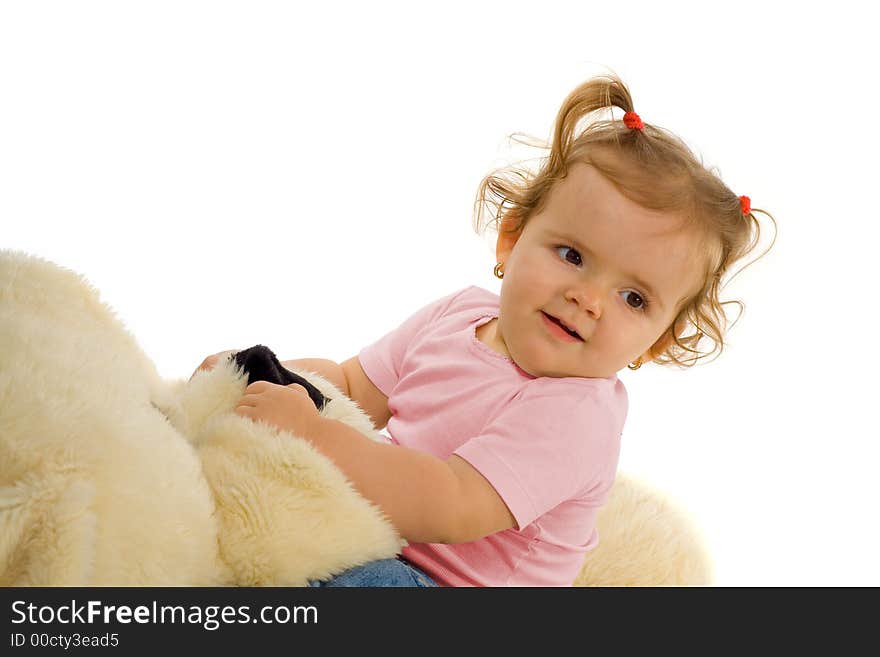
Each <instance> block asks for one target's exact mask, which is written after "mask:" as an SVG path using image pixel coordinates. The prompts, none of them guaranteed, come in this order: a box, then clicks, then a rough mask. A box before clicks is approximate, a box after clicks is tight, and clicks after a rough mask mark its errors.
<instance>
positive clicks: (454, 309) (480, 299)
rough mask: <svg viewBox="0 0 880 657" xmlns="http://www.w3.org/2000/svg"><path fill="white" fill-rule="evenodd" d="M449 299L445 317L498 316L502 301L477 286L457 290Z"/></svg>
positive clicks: (444, 313) (495, 295)
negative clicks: (466, 315)
mask: <svg viewBox="0 0 880 657" xmlns="http://www.w3.org/2000/svg"><path fill="white" fill-rule="evenodd" d="M447 299H449V302H448V304H446V308H445V310H444V312H443V315H450V314H452V313H467V314H470V315H473V316H478V315H490V314H494V315H496V316H497V313H498V309H499V308H500V306H501V299H500V297H499V296H498V295H497V294H495V293H494V292H491V291H489V290H486V289H483V288H481V287H478V286H476V285H471V286H468V287H465V288H462V289H460V290H457V291H456V292H453V293H452V294H451V295H450V296H449V297H447Z"/></svg>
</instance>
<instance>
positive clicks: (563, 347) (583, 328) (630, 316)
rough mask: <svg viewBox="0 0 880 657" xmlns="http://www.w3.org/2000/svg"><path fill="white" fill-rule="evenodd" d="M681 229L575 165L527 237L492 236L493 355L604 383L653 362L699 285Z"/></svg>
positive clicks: (698, 261)
mask: <svg viewBox="0 0 880 657" xmlns="http://www.w3.org/2000/svg"><path fill="white" fill-rule="evenodd" d="M678 223H679V217H677V216H675V215H671V214H667V213H661V212H656V211H651V210H646V209H644V208H642V207H641V206H639V205H637V204H635V203H634V202H633V201H630V200H629V199H627V198H626V197H625V196H623V195H622V194H621V193H620V192H618V191H617V189H616V188H615V187H614V186H613V185H612V184H611V182H609V181H608V180H607V179H605V178H604V177H603V176H602V175H601V174H600V173H599V172H598V171H597V170H596V169H594V168H593V167H591V166H588V165H586V164H576V165H574V166H572V167H571V168H570V169H569V173H568V176H567V177H566V178H565V179H564V180H563V181H561V182H559V183H557V184H556V186H555V187H554V188H553V190H552V191H551V193H550V195H549V198H548V199H547V203H546V204H545V206H544V208H543V210H541V212H540V213H538V214H536V215H534V216H532V218H531V219H530V220H529V221H528V222H527V224H526V226H525V228H524V229H522V230H521V231H520V232H519V233H517V234H514V235H505V234H504V233H503V232H501V233H500V234H499V237H498V245H497V255H498V261H499V262H503V263H504V279H503V281H502V285H501V312H500V315H499V319H498V322H497V325H496V326H495V331H494V334H493V336H492V338H491V342H490V346H492V347H493V348H494V349H496V350H498V351H500V352H501V353H504V354H506V355H508V356H509V357H510V358H512V359H513V361H514V362H515V363H516V364H517V365H518V366H519V367H520V368H522V369H523V370H525V371H526V372H528V373H529V374H532V375H533V376H553V377H564V376H577V377H610V376H612V375H613V374H614V373H616V372H618V371H619V370H621V369H623V368H624V367H626V366H627V364H628V363H631V362H634V361H635V360H636V359H637V358H639V357H641V358H642V362H643V363H644V362H647V361H649V360H651V358H652V356H653V355H657V354H658V353H659V352H660V351H662V348H663V347H664V343H665V344H669V343H670V342H671V336H670V335H669V333H668V328H669V326H670V325H671V323H672V321H673V319H675V316H676V314H677V312H678V309H679V304H680V303H681V302H683V301H684V300H685V299H686V298H687V297H688V296H689V295H690V294H692V293H694V292H696V290H697V287H698V285H699V275H700V266H701V265H702V258H701V257H700V254H699V253H697V246H696V245H697V241H696V238H695V235H694V234H693V233H690V232H683V231H680V230H676V228H677V226H678ZM664 233H665V234H664ZM557 320H558V321H561V322H562V323H564V324H565V325H566V326H567V327H568V328H570V329H573V330H575V331H576V332H577V333H578V334H579V336H580V337H572V336H570V335H569V334H568V333H567V332H566V331H565V330H563V329H562V328H560V327H559V326H558V325H557ZM652 346H653V347H654V352H653V354H651V353H650V350H651V347H652Z"/></svg>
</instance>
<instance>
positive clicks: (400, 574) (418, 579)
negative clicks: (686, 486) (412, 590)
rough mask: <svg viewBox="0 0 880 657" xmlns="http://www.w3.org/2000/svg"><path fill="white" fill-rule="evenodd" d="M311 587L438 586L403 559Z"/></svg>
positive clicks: (378, 563) (382, 561) (380, 562)
mask: <svg viewBox="0 0 880 657" xmlns="http://www.w3.org/2000/svg"><path fill="white" fill-rule="evenodd" d="M309 586H417V587H429V586H437V584H436V583H435V582H434V581H433V580H432V579H431V578H430V577H428V576H427V575H426V574H425V573H423V572H422V571H421V570H419V569H418V568H416V567H415V566H414V565H412V564H411V563H410V562H409V561H406V560H405V559H403V558H402V557H400V558H397V559H379V560H378V561H371V562H369V563H365V564H364V565H363V566H356V567H355V568H351V569H350V570H346V571H345V572H344V573H340V574H339V575H337V576H336V577H331V578H330V579H328V580H327V581H325V582H319V581H317V580H315V581H312V582H309Z"/></svg>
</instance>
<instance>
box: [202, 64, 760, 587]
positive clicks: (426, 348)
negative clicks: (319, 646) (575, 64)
mask: <svg viewBox="0 0 880 657" xmlns="http://www.w3.org/2000/svg"><path fill="white" fill-rule="evenodd" d="M612 107H616V108H619V109H621V110H623V112H624V115H623V120H599V118H597V117H596V116H595V114H596V113H597V112H600V111H606V112H607V110H609V109H610V108H612ZM587 118H591V119H593V121H592V122H591V123H590V124H589V125H588V126H587V127H586V129H584V130H582V131H580V132H578V131H577V130H576V127H577V125H578V123H579V122H581V120H582V119H587ZM478 201H479V205H478V207H479V208H480V209H479V210H478V212H477V217H476V222H475V223H476V226H477V229H478V230H483V229H484V228H485V227H486V224H488V223H494V224H495V227H496V228H497V230H498V238H497V243H496V256H497V264H496V265H495V270H494V271H495V275H496V276H497V277H498V278H500V279H502V283H501V294H500V297H499V296H498V295H496V294H494V293H492V292H490V291H487V290H484V289H481V288H479V287H475V286H471V287H468V288H465V289H463V290H458V291H456V292H454V293H452V294H450V295H448V296H446V297H443V298H442V299H438V300H436V301H434V302H432V303H429V304H428V305H427V306H425V307H423V308H422V309H421V310H418V311H417V312H416V313H415V314H414V315H412V317H410V318H409V319H407V320H406V321H405V322H404V323H403V324H401V325H400V326H399V327H398V328H397V329H396V330H394V331H392V332H391V333H389V334H388V335H386V336H384V337H383V338H381V339H380V340H378V341H377V342H375V343H374V344H371V345H370V346H368V347H366V348H364V349H363V350H362V351H361V352H360V353H359V354H358V355H357V356H355V357H353V358H350V359H349V360H347V361H345V362H344V363H342V364H341V365H338V364H336V363H334V362H332V361H328V360H321V359H304V360H294V361H287V362H286V363H285V365H287V366H289V367H296V368H300V369H305V370H310V371H314V372H317V373H318V374H320V375H322V376H324V377H325V378H327V379H328V380H330V381H332V382H333V383H335V384H336V385H337V386H338V387H339V388H340V389H341V390H343V391H345V392H346V393H347V394H348V395H349V396H350V397H351V398H352V399H354V400H355V401H356V402H357V403H358V404H359V405H360V407H361V408H362V409H364V411H366V412H367V413H368V414H369V415H370V416H371V417H372V419H373V421H374V422H375V424H376V426H377V427H379V428H382V427H386V426H387V432H388V434H389V435H390V441H389V442H388V443H387V444H380V443H375V442H373V441H370V440H368V439H367V438H365V437H364V436H363V435H361V434H360V433H358V432H356V431H355V430H354V429H351V428H350V427H348V426H347V425H344V424H342V423H341V422H337V421H335V420H327V419H325V418H323V417H322V416H320V415H318V413H317V411H316V409H315V406H314V404H313V403H312V401H311V400H310V399H309V397H308V395H307V394H306V393H305V390H304V389H303V388H302V387H300V386H296V385H293V386H289V387H283V386H277V385H273V384H271V383H267V382H258V383H254V384H251V385H250V386H248V388H247V389H246V390H245V394H244V395H243V396H242V398H241V400H240V402H239V405H238V407H237V408H236V412H237V413H239V414H240V415H243V416H245V417H250V418H252V419H255V420H257V419H259V420H262V421H265V422H270V423H273V424H276V425H278V426H280V427H282V428H284V429H288V430H290V431H291V432H292V433H294V434H296V435H298V436H302V437H304V438H306V439H307V440H309V441H311V442H312V443H313V445H314V446H315V447H316V448H317V449H318V450H320V451H321V452H322V453H323V454H325V455H326V456H327V457H329V458H330V459H331V460H333V461H334V462H335V463H336V465H338V466H339V468H340V469H341V470H342V471H343V472H344V473H345V474H346V475H347V476H348V478H349V479H350V481H351V482H352V484H353V485H354V486H355V487H356V488H357V489H358V490H359V491H360V493H361V494H363V495H364V496H365V497H366V498H367V499H370V500H372V501H373V502H374V503H376V504H377V505H379V506H380V507H381V508H382V510H383V511H384V512H385V514H386V515H387V517H388V518H389V520H390V521H391V522H392V524H393V525H394V526H395V527H396V529H397V530H398V532H399V533H400V535H401V536H403V537H404V538H405V539H407V541H408V542H409V545H408V546H407V547H405V548H404V549H403V553H402V556H401V557H400V558H398V559H386V560H382V561H376V562H372V563H368V564H366V565H364V566H361V567H358V568H354V569H352V570H350V571H347V572H345V573H342V574H341V575H339V576H337V577H335V578H333V579H331V580H329V581H328V582H313V585H315V586H436V585H441V586H568V585H571V584H572V582H573V581H574V579H575V577H576V576H577V574H578V572H579V570H580V568H581V565H582V563H583V560H584V556H585V553H586V552H587V551H588V550H590V549H592V548H594V547H595V546H596V545H597V543H598V541H599V536H598V535H597V531H596V516H597V513H598V512H599V509H600V508H601V507H602V505H603V504H604V503H605V501H606V499H607V497H608V493H609V491H610V489H611V486H612V484H613V482H614V478H615V473H616V470H617V463H618V455H619V452H620V438H621V432H622V431H623V426H624V420H625V418H626V413H627V395H626V390H625V389H624V386H623V384H622V383H621V381H620V380H619V379H618V378H617V375H616V373H617V372H618V371H619V370H621V369H622V368H624V367H629V368H630V369H632V370H637V369H638V368H639V367H641V366H642V365H643V364H644V363H647V362H649V361H655V362H658V363H661V364H677V365H678V366H680V367H689V366H692V365H693V364H694V363H695V362H697V361H698V360H699V359H700V358H702V357H705V356H707V355H711V354H713V353H715V352H716V351H718V353H720V351H721V349H723V331H724V329H725V328H726V321H725V320H726V317H725V315H724V312H723V311H724V309H723V306H722V303H721V302H720V300H719V297H718V295H719V289H720V285H721V279H722V277H723V276H724V275H725V274H726V273H728V272H729V270H730V269H731V266H732V265H733V264H734V263H735V262H737V261H739V260H740V259H742V258H743V257H744V256H746V255H747V254H748V253H750V252H751V251H752V250H753V249H754V247H755V246H756V244H757V242H758V238H759V236H760V229H759V225H758V222H757V220H756V218H755V215H754V212H759V211H758V210H752V209H751V207H750V204H749V199H748V197H745V196H738V195H737V194H735V193H734V192H732V191H731V190H730V189H728V188H727V187H726V186H725V185H724V183H723V182H722V181H721V180H720V179H719V178H718V177H717V176H716V175H715V174H713V173H712V172H710V171H708V170H707V169H706V168H705V167H704V166H703V165H702V164H701V163H700V162H698V161H697V159H696V158H695V156H694V155H693V154H692V153H691V152H690V150H689V149H688V148H687V146H686V145H685V144H684V143H682V142H681V141H680V140H679V139H678V138H676V137H674V136H673V135H671V134H669V133H667V132H665V131H663V130H661V129H660V128H657V127H654V126H652V125H650V124H647V123H644V122H643V121H642V120H641V119H640V117H639V116H638V115H637V114H636V113H635V112H634V111H633V101H632V98H631V96H630V93H629V91H628V89H627V88H626V86H625V85H624V84H623V83H622V82H621V81H620V80H619V79H617V78H616V77H612V76H607V77H605V76H603V77H597V78H594V79H591V80H588V81H587V82H585V83H584V84H582V85H580V86H579V87H577V88H576V89H575V90H574V91H573V92H572V93H571V94H570V95H569V96H568V98H567V99H566V100H565V102H564V103H563V105H562V108H561V109H560V111H559V114H558V117H557V121H556V126H555V131H554V136H553V143H552V145H551V146H550V153H549V156H548V157H547V158H546V159H545V160H543V161H542V165H541V167H540V169H539V171H538V172H537V173H531V172H524V171H520V170H503V169H502V170H499V171H496V172H494V173H492V174H490V175H488V176H487V177H486V178H485V179H484V180H483V181H482V184H481V185H480V189H479V194H478ZM487 204H488V205H490V206H492V207H493V208H494V213H493V217H492V220H491V221H489V222H485V221H483V220H482V214H483V207H484V206H486V205H487ZM764 214H767V213H764ZM767 216H770V215H769V214H767ZM770 219H771V220H772V217H770ZM774 224H775V221H774ZM771 246H772V243H771ZM768 249H769V247H768ZM765 253H766V251H765ZM703 337H706V338H708V339H709V340H710V341H711V342H713V349H712V350H711V351H710V352H707V353H704V352H701V351H700V350H699V349H698V346H699V343H700V341H701V338H703ZM228 353H231V352H223V353H221V354H215V355H214V356H211V357H209V358H208V359H206V360H205V362H204V363H202V366H200V369H201V368H206V367H212V366H213V365H214V363H216V362H217V360H218V359H219V358H220V357H223V356H225V355H226V354H228Z"/></svg>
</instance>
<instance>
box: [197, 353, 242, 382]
mask: <svg viewBox="0 0 880 657" xmlns="http://www.w3.org/2000/svg"><path fill="white" fill-rule="evenodd" d="M239 351H241V350H240V349H230V350H229V351H221V352H220V353H219V354H213V355H212V356H208V357H207V358H206V359H205V360H203V361H202V364H201V365H199V366H198V367H197V368H196V371H195V372H193V373H192V376H191V377H189V380H190V381H192V378H193V376H195V375H196V374H198V373H199V372H201V371H202V370H213V369H214V368H215V367H216V366H217V363H219V362H220V361H221V360H222V359H226V358H228V357H229V356H231V355H232V354H237V353H238V352H239Z"/></svg>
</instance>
